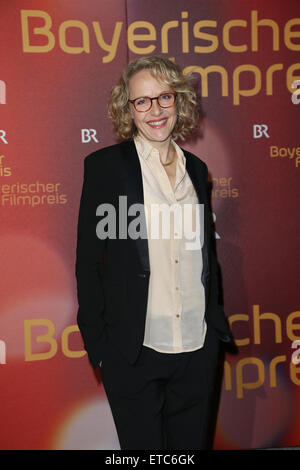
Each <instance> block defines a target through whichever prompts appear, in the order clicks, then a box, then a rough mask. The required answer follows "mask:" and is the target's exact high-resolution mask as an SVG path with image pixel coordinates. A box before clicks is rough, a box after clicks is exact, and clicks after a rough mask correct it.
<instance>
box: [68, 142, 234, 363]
mask: <svg viewBox="0 0 300 470" xmlns="http://www.w3.org/2000/svg"><path fill="white" fill-rule="evenodd" d="M184 155H185V157H186V170H187V172H188V174H189V176H190V178H191V181H192V183H193V185H194V187H195V190H196V193H197V196H198V199H199V203H202V204H204V205H205V211H204V230H205V234H204V244H203V247H202V254H203V272H202V282H203V285H204V288H205V294H206V311H205V318H206V321H207V323H208V325H211V326H212V327H213V328H214V329H215V331H216V333H217V335H218V337H219V338H220V339H221V340H222V341H225V342H230V341H232V336H231V333H230V329H229V327H228V324H227V321H226V318H225V315H224V312H223V308H222V306H221V305H220V304H219V302H218V274H217V273H218V271H217V261H216V256H215V253H214V249H213V243H212V241H213V239H214V237H213V234H214V232H213V230H212V224H211V213H210V209H209V204H208V197H207V166H206V165H205V163H204V162H202V161H201V160H200V159H199V158H198V157H196V156H195V155H193V154H192V153H190V152H187V151H185V150H184ZM121 195H124V196H127V208H129V207H130V206H131V204H134V203H139V204H143V203H144V195H143V180H142V173H141V167H140V162H139V158H138V154H137V151H136V148H135V144H134V141H133V140H129V141H126V142H123V143H121V144H117V145H113V146H111V147H107V148H104V149H101V150H98V151H96V152H94V153H92V154H90V155H88V156H87V157H86V158H85V160H84V181H83V188H82V195H81V201H80V208H79V217H78V231H77V250H76V278H77V295H78V305H79V309H78V315H77V321H78V326H79V329H80V331H81V334H82V337H83V341H84V346H85V349H86V351H87V353H88V356H89V360H90V362H91V364H92V366H93V367H97V365H98V364H99V362H100V361H101V360H102V359H103V356H104V354H105V348H106V346H107V341H108V340H109V341H110V342H111V343H112V344H113V346H114V347H116V348H118V349H119V351H120V352H121V353H122V354H123V355H124V356H125V358H127V360H128V361H129V362H130V363H131V364H133V363H134V362H135V361H136V359H137V357H138V355H139V352H140V349H141V346H142V344H143V339H144V328H145V319H146V309H147V298H148V285H149V278H150V276H151V271H150V264H149V253H148V242H147V238H142V237H140V238H137V239H136V240H133V239H132V238H130V237H127V238H124V239H122V238H120V239H119V238H118V233H119V224H118V220H119V217H118V214H119V196H121ZM102 203H110V204H112V205H114V207H115V208H116V222H117V224H116V227H117V230H116V233H117V236H116V238H113V237H109V238H106V239H105V240H101V239H99V238H98V237H97V235H96V225H97V223H98V222H99V220H100V217H99V216H97V215H96V209H97V207H98V205H99V204H102ZM142 216H143V217H145V214H142ZM135 217H136V216H135ZM135 217H133V216H132V217H130V216H128V219H127V222H128V224H130V221H131V220H132V219H133V218H135ZM144 226H145V225H144ZM199 282H201V280H200V279H199Z"/></svg>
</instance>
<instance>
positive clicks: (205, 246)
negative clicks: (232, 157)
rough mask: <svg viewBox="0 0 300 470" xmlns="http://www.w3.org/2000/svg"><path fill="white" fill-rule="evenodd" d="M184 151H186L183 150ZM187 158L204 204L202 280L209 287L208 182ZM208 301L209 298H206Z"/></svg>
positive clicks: (199, 198)
mask: <svg viewBox="0 0 300 470" xmlns="http://www.w3.org/2000/svg"><path fill="white" fill-rule="evenodd" d="M183 151H184V150H183ZM184 154H185V157H186V170H187V172H188V174H189V177H190V178H191V181H192V183H193V185H194V188H195V191H196V193H197V196H198V200H199V204H204V240H203V246H202V260H203V271H202V276H201V280H202V283H203V285H204V287H205V289H206V288H207V285H208V278H209V274H210V273H209V260H208V250H209V249H208V244H209V234H210V217H209V211H208V202H207V193H206V191H207V188H206V186H205V185H206V181H205V180H204V178H203V175H201V173H200V170H199V167H198V165H195V161H194V159H193V158H191V156H190V155H189V154H188V153H187V152H186V151H184ZM206 300H207V296H206Z"/></svg>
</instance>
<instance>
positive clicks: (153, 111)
mask: <svg viewBox="0 0 300 470" xmlns="http://www.w3.org/2000/svg"><path fill="white" fill-rule="evenodd" d="M161 112H162V108H161V107H160V106H159V104H158V100H157V99H156V100H152V107H151V114H153V115H155V116H158V115H159V114H160V113H161Z"/></svg>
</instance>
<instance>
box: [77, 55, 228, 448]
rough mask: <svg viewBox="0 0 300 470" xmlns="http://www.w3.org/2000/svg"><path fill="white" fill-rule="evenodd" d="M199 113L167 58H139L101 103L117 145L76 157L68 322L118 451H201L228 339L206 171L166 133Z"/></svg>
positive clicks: (180, 132) (186, 126) (182, 128)
mask: <svg viewBox="0 0 300 470" xmlns="http://www.w3.org/2000/svg"><path fill="white" fill-rule="evenodd" d="M197 110H198V106H197V100H196V96H195V92H194V90H193V88H192V86H191V85H190V83H189V81H188V79H187V77H185V76H184V75H183V73H182V71H181V69H180V68H179V67H178V66H177V65H175V64H173V63H172V62H171V61H169V60H167V59H164V58H161V57H156V56H152V57H146V58H139V59H137V60H135V61H133V62H132V63H130V64H129V65H128V67H126V69H125V70H124V72H123V74H122V77H121V79H120V81H119V82H118V84H117V85H116V86H115V87H114V88H113V89H112V92H111V96H110V101H109V114H110V117H111V118H112V121H113V124H114V129H115V131H116V133H117V135H118V136H119V137H120V138H121V139H122V140H123V142H122V143H120V144H117V145H113V146H111V147H107V148H105V149H102V150H99V151H96V152H94V153H93V154H91V155H89V156H88V157H87V158H86V159H85V174H84V183H83V190H82V196H81V202H80V211H79V219H78V242H77V258H76V276H77V286H78V303H79V310H78V325H79V328H80V330H81V333H82V336H83V339H84V344H85V348H86V350H87V352H88V355H89V359H90V362H91V364H92V365H93V367H97V366H98V365H100V366H101V375H102V380H103V385H104V388H105V390H106V394H107V398H108V401H109V403H110V407H111V410H112V414H113V417H114V421H115V425H116V429H117V433H118V436H119V441H120V446H121V449H204V448H206V445H207V429H208V424H209V420H210V412H211V399H212V394H213V390H214V381H215V375H216V374H215V372H216V367H217V358H218V351H219V342H220V340H222V341H225V342H228V341H232V337H231V333H230V331H229V328H228V326H227V322H226V319H225V316H224V312H223V309H222V307H221V306H220V305H219V303H218V288H217V284H218V280H217V263H216V258H215V255H214V252H213V246H212V243H211V238H212V232H211V224H210V213H209V204H208V200H207V196H206V184H207V167H206V165H205V164H204V163H203V162H202V161H201V160H200V159H199V158H198V157H196V156H195V155H193V154H191V153H189V152H187V151H185V150H182V149H181V148H180V147H179V146H178V145H177V144H176V143H175V141H174V138H176V137H178V136H185V135H187V134H188V133H190V132H192V131H193V130H194V129H195V128H196V127H197V124H198V122H197V116H198V113H197ZM170 208H172V210H168V209H170ZM154 209H155V210H154ZM162 209H164V210H162ZM173 209H174V210H173ZM137 214H138V215H137ZM162 214H163V215H164V216H165V215H167V217H165V219H163V217H162V218H161V216H162ZM134 216H136V217H134ZM200 221H201V223H200ZM195 227H196V228H195ZM165 229H168V230H165ZM193 238H194V242H195V243H192V242H190V240H192V239H193ZM199 240H201V243H200V244H199V243H197V241H199Z"/></svg>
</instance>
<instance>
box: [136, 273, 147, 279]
mask: <svg viewBox="0 0 300 470" xmlns="http://www.w3.org/2000/svg"><path fill="white" fill-rule="evenodd" d="M138 277H142V278H145V277H146V274H145V273H139V274H138Z"/></svg>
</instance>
